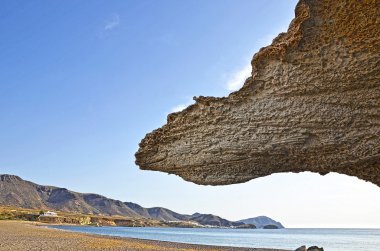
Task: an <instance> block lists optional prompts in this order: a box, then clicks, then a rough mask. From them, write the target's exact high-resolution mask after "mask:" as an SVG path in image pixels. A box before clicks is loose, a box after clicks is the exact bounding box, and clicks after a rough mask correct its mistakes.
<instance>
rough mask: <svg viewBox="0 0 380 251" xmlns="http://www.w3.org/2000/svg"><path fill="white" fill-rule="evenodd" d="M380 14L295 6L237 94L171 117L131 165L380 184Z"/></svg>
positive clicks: (240, 177)
mask: <svg viewBox="0 0 380 251" xmlns="http://www.w3.org/2000/svg"><path fill="white" fill-rule="evenodd" d="M379 13H380V1H378V0H372V1H371V0H367V1H357V0H343V1H336V0H324V1H319V0H301V1H299V3H298V4H297V6H296V10H295V18H294V20H293V21H292V23H291V24H290V26H289V29H288V31H287V32H286V33H281V34H279V35H278V37H277V38H275V39H274V40H273V43H272V44H271V45H270V46H268V47H265V48H262V49H261V50H260V51H259V52H258V53H256V54H255V56H254V57H253V60H252V68H253V69H252V76H251V77H249V78H248V79H247V80H246V82H245V84H244V86H243V87H242V88H241V89H240V90H239V91H237V92H234V93H231V94H230V95H229V96H228V97H225V98H214V97H196V98H195V100H196V103H195V104H194V105H191V106H189V107H188V108H187V109H185V110H184V111H182V112H178V113H172V114H170V115H169V116H168V121H167V124H166V125H164V126H163V127H162V128H160V129H157V130H155V131H153V132H152V133H149V134H147V135H146V137H145V138H144V139H143V140H142V142H141V143H140V148H139V150H138V152H137V153H136V163H137V164H138V165H139V166H140V168H141V169H144V170H156V171H164V172H167V173H172V174H177V175H179V176H181V177H182V178H183V179H185V180H188V181H192V182H194V183H197V184H209V185H225V184H232V183H240V182H246V181H248V180H251V179H254V178H257V177H262V176H266V175H270V174H272V173H280V172H303V171H311V172H317V173H320V174H327V173H329V172H337V173H341V174H347V175H352V176H356V177H358V178H360V179H364V180H367V181H371V182H373V183H374V184H376V185H378V186H380V15H379Z"/></svg>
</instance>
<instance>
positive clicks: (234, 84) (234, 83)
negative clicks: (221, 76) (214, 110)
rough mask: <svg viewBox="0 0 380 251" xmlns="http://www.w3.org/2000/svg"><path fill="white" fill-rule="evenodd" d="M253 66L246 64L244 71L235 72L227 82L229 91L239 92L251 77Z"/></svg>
mask: <svg viewBox="0 0 380 251" xmlns="http://www.w3.org/2000/svg"><path fill="white" fill-rule="evenodd" d="M251 71H252V66H251V64H246V65H245V66H244V67H243V68H242V69H240V70H238V71H237V72H235V73H234V74H233V75H232V76H231V77H230V80H229V81H228V82H227V90H229V91H237V90H239V89H240V88H241V87H242V86H243V84H244V81H245V80H246V79H247V78H248V77H249V76H251Z"/></svg>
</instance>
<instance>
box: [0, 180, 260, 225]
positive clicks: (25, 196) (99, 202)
mask: <svg viewBox="0 0 380 251" xmlns="http://www.w3.org/2000/svg"><path fill="white" fill-rule="evenodd" d="M0 205H3V206H13V207H20V208H30V209H42V210H46V209H50V210H57V211H62V212H73V213H80V214H90V215H105V216H123V217H135V218H147V219H154V220H159V221H193V222H197V223H199V224H201V225H209V226H220V227H249V228H254V227H255V226H254V224H252V223H245V222H242V221H237V222H233V221H229V220H226V219H223V218H221V217H219V216H216V215H212V214H199V213H195V214H193V215H186V214H180V213H176V212H173V211H171V210H169V209H167V208H162V207H152V208H145V207H142V206H140V205H138V204H136V203H132V202H122V201H119V200H113V199H110V198H107V197H104V196H102V195H98V194H86V193H78V192H73V191H70V190H68V189H66V188H59V187H54V186H43V185H38V184H35V183H32V182H30V181H26V180H23V179H21V178H20V177H18V176H15V175H8V174H4V175H0Z"/></svg>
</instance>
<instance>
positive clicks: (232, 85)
mask: <svg viewBox="0 0 380 251" xmlns="http://www.w3.org/2000/svg"><path fill="white" fill-rule="evenodd" d="M287 29H288V28H287V27H286V26H283V27H280V28H279V29H276V30H275V31H273V32H272V33H270V34H268V35H266V36H265V37H263V38H261V39H258V41H257V43H256V45H255V47H254V50H253V51H254V53H256V52H258V51H259V50H260V48H262V47H265V46H268V45H270V44H271V43H272V40H273V39H274V38H275V37H276V36H277V35H278V34H280V33H281V32H284V31H286V30H287ZM251 74H252V66H251V62H250V60H249V62H247V63H245V64H244V66H243V67H242V68H240V69H238V70H237V71H236V72H234V73H232V74H230V77H229V78H228V81H227V83H226V89H227V90H228V91H237V90H239V89H240V88H241V87H242V86H243V84H244V81H245V80H246V79H247V78H248V77H249V76H251Z"/></svg>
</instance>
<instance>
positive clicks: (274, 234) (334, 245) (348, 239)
mask: <svg viewBox="0 0 380 251" xmlns="http://www.w3.org/2000/svg"><path fill="white" fill-rule="evenodd" d="M53 228H58V229H64V230H70V231H76V232H83V233H91V234H101V235H111V236H121V237H132V238H139V239H150V240H161V241H172V242H182V243H193V244H206V245H219V246H236V247H262V248H279V249H289V250H294V249H296V248H298V247H300V246H302V245H306V246H313V245H316V246H322V247H324V249H325V250H326V251H348V250H352V251H377V250H380V229H311V228H305V229H301V228H287V229H275V230H269V229H268V230H266V229H214V228H196V229H194V228H155V227H146V228H139V227H135V228H131V227H86V226H53Z"/></svg>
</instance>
